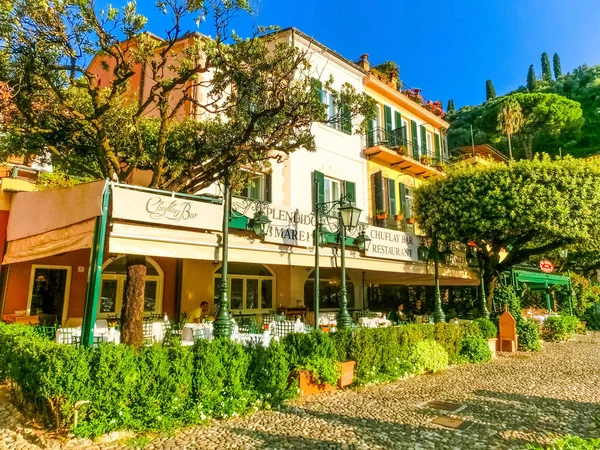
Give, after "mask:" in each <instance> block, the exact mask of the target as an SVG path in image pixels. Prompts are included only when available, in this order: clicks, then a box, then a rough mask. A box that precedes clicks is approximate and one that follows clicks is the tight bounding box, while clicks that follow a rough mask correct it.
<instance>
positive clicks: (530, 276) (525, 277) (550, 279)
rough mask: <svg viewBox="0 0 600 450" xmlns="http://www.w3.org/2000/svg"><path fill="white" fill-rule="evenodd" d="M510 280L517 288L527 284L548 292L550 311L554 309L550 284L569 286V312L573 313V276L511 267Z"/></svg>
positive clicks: (536, 289)
mask: <svg viewBox="0 0 600 450" xmlns="http://www.w3.org/2000/svg"><path fill="white" fill-rule="evenodd" d="M510 282H511V284H512V285H513V286H514V287H515V289H517V290H518V289H520V287H521V285H523V284H526V285H527V287H528V288H529V289H531V290H533V291H545V292H546V305H547V306H548V311H549V312H551V311H552V305H551V303H550V291H549V288H550V286H568V287H569V289H568V291H569V313H570V314H571V315H573V289H572V287H571V277H570V276H564V275H555V274H551V273H545V272H536V271H533V270H524V269H515V268H513V269H511V270H510Z"/></svg>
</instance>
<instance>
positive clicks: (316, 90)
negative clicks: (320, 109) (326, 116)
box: [310, 78, 323, 103]
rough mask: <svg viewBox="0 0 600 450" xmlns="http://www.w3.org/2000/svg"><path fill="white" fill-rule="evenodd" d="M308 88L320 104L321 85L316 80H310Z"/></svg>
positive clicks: (321, 97) (321, 95) (321, 99)
mask: <svg viewBox="0 0 600 450" xmlns="http://www.w3.org/2000/svg"><path fill="white" fill-rule="evenodd" d="M310 87H311V90H312V92H313V95H314V96H315V98H316V99H317V100H318V101H320V102H321V103H323V83H321V82H320V81H319V80H317V79H316V78H311V79H310Z"/></svg>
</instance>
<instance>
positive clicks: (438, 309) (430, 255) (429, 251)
mask: <svg viewBox="0 0 600 450" xmlns="http://www.w3.org/2000/svg"><path fill="white" fill-rule="evenodd" d="M448 251H449V250H448V248H447V247H446V250H445V251H443V252H441V254H440V253H439V252H438V240H437V237H436V236H435V234H434V235H433V239H432V241H431V246H430V247H428V246H427V244H426V242H425V238H423V239H421V244H420V245H419V247H418V248H417V256H418V258H419V260H420V261H428V260H433V264H434V279H435V312H434V313H433V321H434V322H436V323H437V322H445V321H446V316H445V315H444V310H443V309H442V294H441V292H440V276H439V270H438V262H439V260H440V259H441V258H445V257H447V254H448Z"/></svg>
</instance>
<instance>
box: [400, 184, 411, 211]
mask: <svg viewBox="0 0 600 450" xmlns="http://www.w3.org/2000/svg"><path fill="white" fill-rule="evenodd" d="M398 186H400V203H401V206H402V214H404V218H405V219H409V218H410V206H409V204H408V202H407V201H406V186H405V185H404V184H402V183H398Z"/></svg>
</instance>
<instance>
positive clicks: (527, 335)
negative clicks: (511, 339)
mask: <svg viewBox="0 0 600 450" xmlns="http://www.w3.org/2000/svg"><path fill="white" fill-rule="evenodd" d="M517 336H518V337H519V338H518V342H519V350H521V351H524V352H539V351H540V350H541V349H542V345H541V344H540V331H539V327H538V323H537V322H536V321H535V320H533V319H529V320H522V321H520V322H517Z"/></svg>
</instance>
